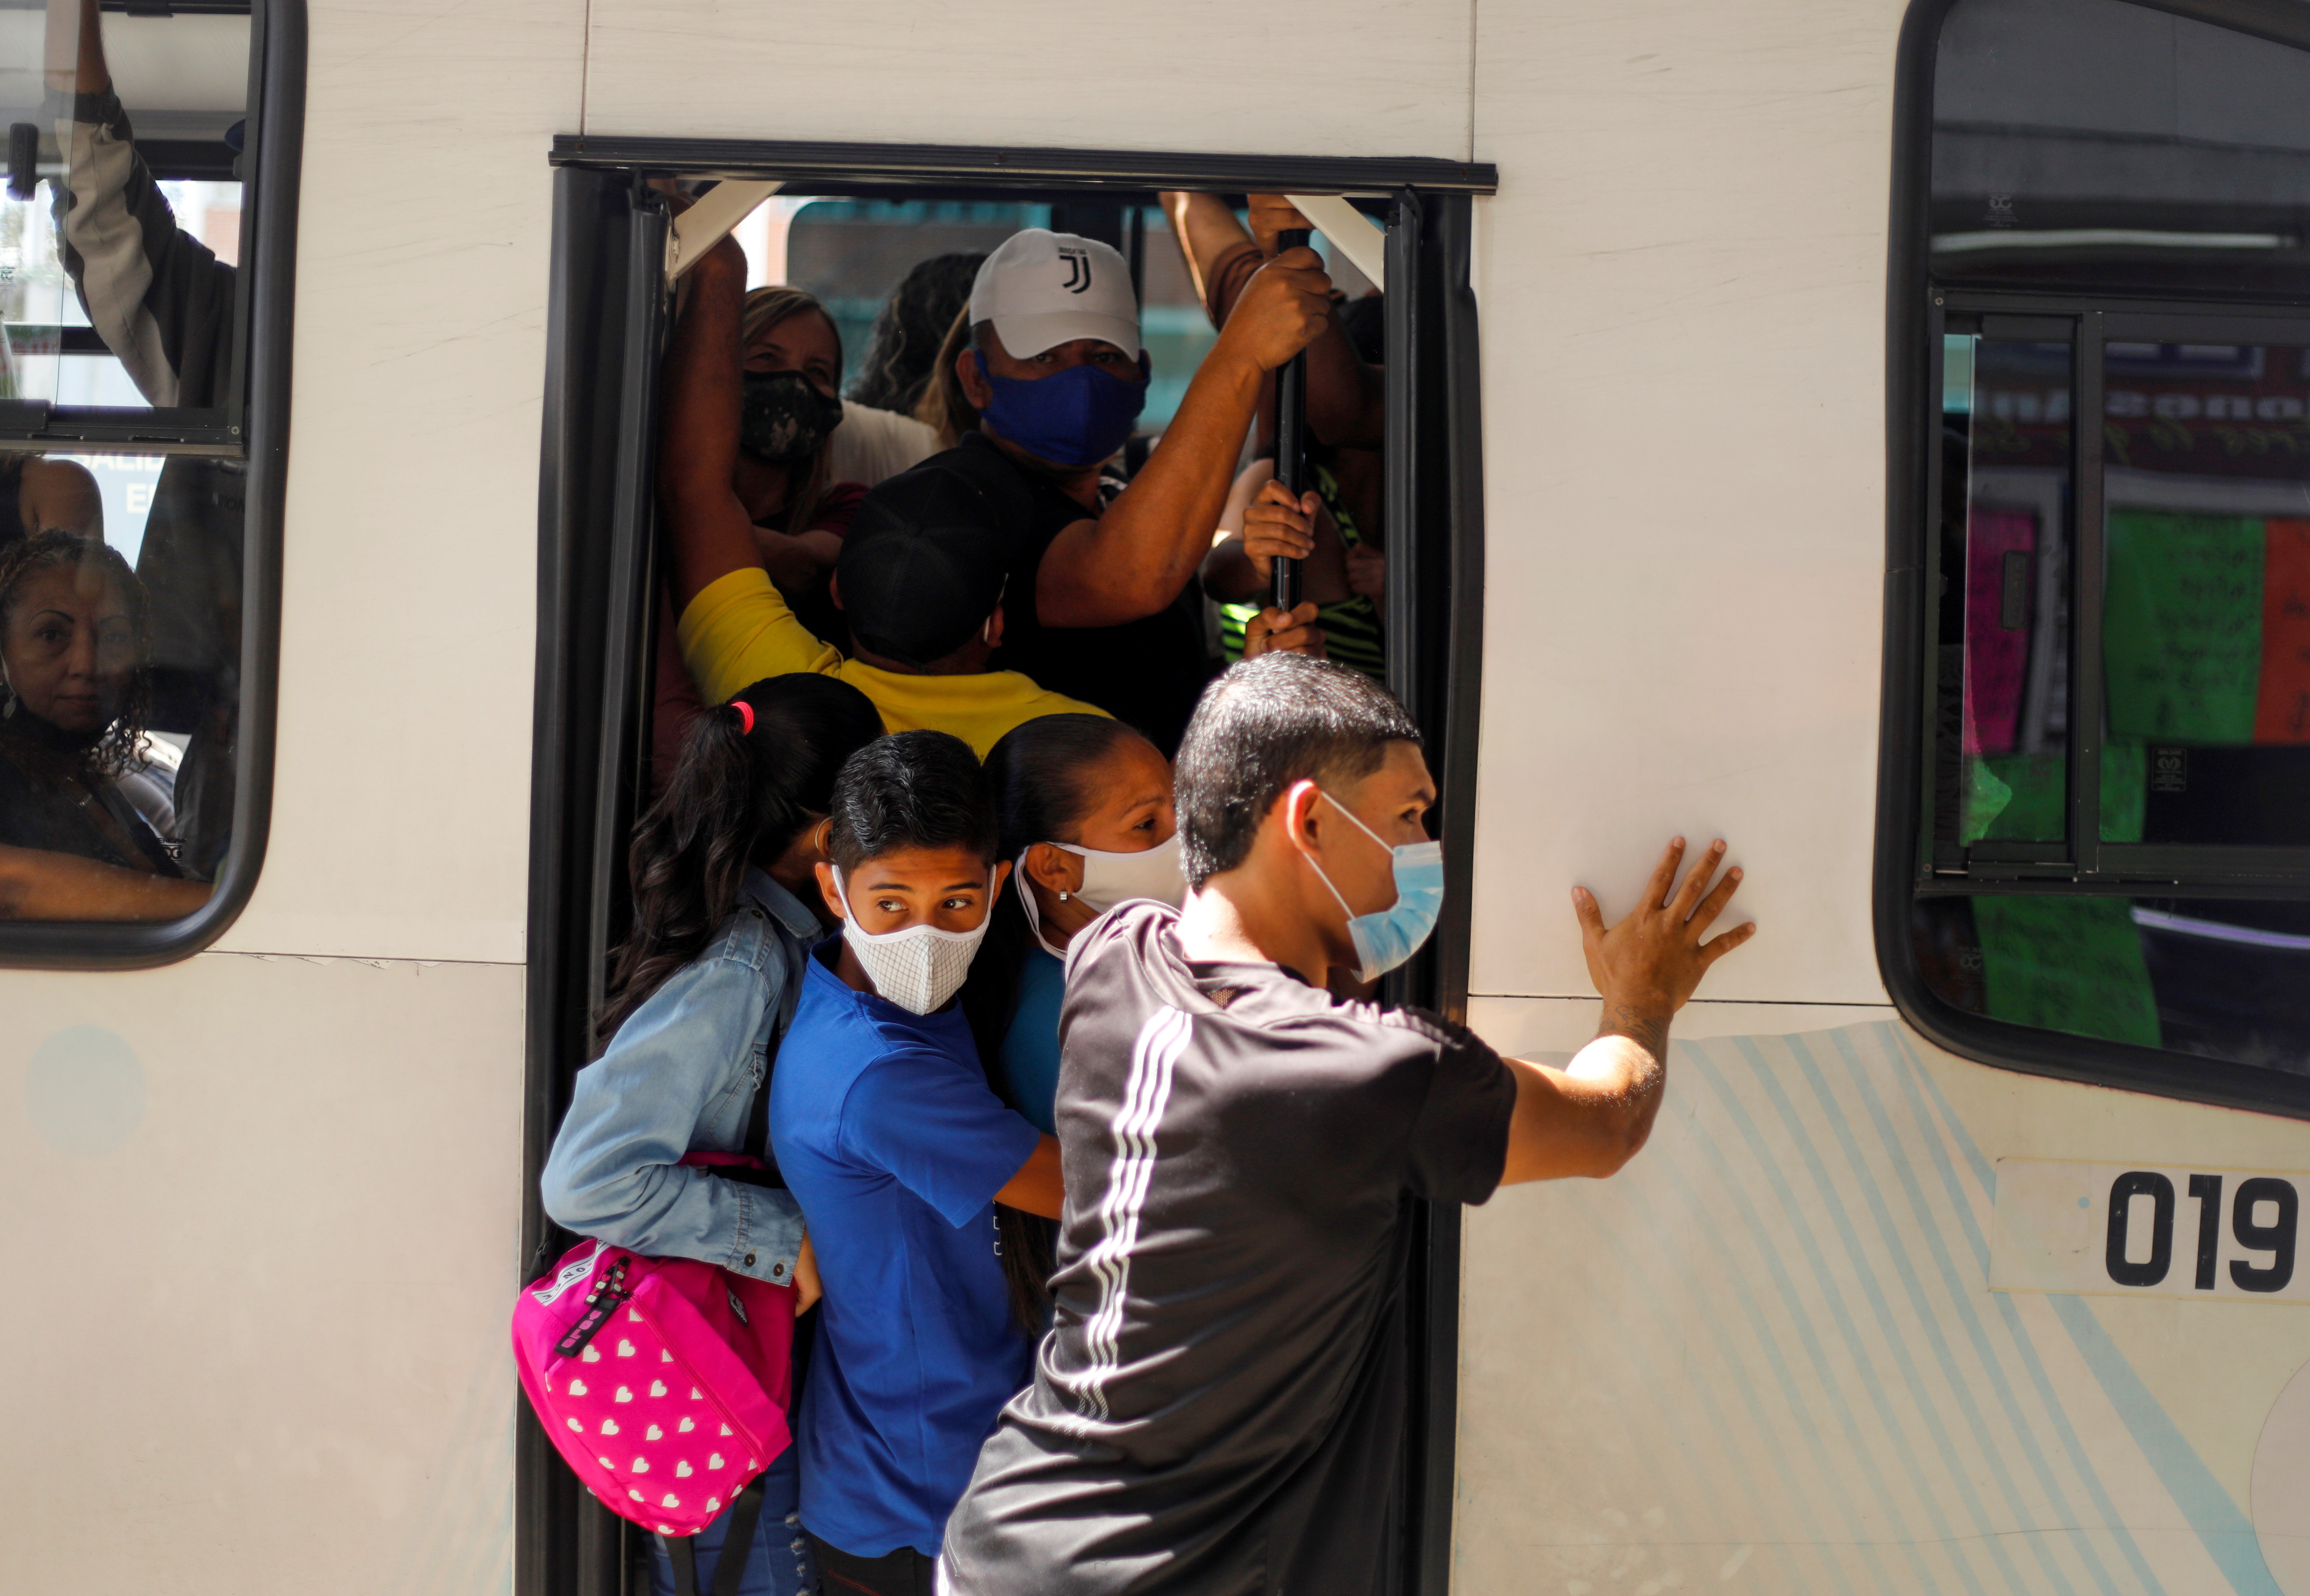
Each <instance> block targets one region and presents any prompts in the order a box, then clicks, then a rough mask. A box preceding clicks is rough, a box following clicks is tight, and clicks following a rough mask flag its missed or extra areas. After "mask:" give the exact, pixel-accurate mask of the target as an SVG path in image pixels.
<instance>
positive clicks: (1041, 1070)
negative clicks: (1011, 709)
mask: <svg viewBox="0 0 2310 1596" xmlns="http://www.w3.org/2000/svg"><path fill="white" fill-rule="evenodd" d="M986 776H987V781H988V784H989V785H991V786H992V787H993V789H994V811H995V818H996V823H997V825H998V827H999V828H1000V833H1001V837H1002V847H1003V857H1004V858H1005V859H1008V860H1010V861H1012V872H1011V879H1010V880H1008V881H1006V882H1005V883H1004V884H1003V893H1002V896H1001V898H998V899H997V900H996V902H995V906H994V924H992V925H991V926H990V927H989V928H988V930H987V935H986V946H985V947H984V948H982V949H981V950H979V954H978V958H977V960H975V961H974V962H973V964H972V965H971V970H970V984H968V986H966V987H964V988H963V993H962V1006H963V1011H964V1012H965V1013H966V1014H968V1015H969V1017H970V1021H971V1030H972V1032H973V1034H974V1035H975V1036H976V1037H977V1040H978V1047H979V1051H980V1052H981V1053H982V1054H985V1055H986V1057H988V1058H990V1059H993V1060H994V1061H996V1064H997V1068H996V1069H995V1070H994V1071H990V1073H991V1074H993V1075H994V1079H995V1080H996V1083H997V1084H998V1086H999V1087H1000V1088H1001V1089H1002V1093H1003V1097H1004V1098H1005V1100H1006V1101H1008V1102H1009V1104H1010V1105H1011V1106H1012V1107H1013V1108H1016V1109H1017V1110H1018V1111H1019V1112H1020V1114H1022V1115H1026V1116H1027V1118H1028V1119H1029V1120H1031V1121H1032V1122H1033V1123H1034V1124H1035V1126H1036V1128H1037V1129H1038V1130H1040V1131H1041V1132H1043V1133H1044V1134H1045V1135H1056V1134H1057V1133H1058V1131H1057V1126H1056V1124H1055V1123H1054V1120H1053V1116H1052V1100H1053V1098H1054V1097H1055V1094H1056V1093H1057V1090H1058V1085H1059V999H1060V997H1061V996H1062V995H1063V994H1064V990H1065V985H1066V977H1065V964H1064V960H1065V958H1066V951H1067V943H1068V941H1070V940H1071V939H1072V938H1073V936H1074V934H1075V933H1076V932H1079V931H1081V929H1082V928H1083V927H1084V926H1086V925H1089V924H1090V923H1091V922H1092V921H1093V920H1096V919H1097V918H1099V915H1103V914H1105V913H1106V912H1107V910H1108V909H1111V908H1113V907H1114V906H1116V904H1118V903H1122V902H1125V900H1127V899H1130V898H1158V899H1160V900H1161V901H1162V902H1165V903H1168V904H1171V905H1173V906H1177V904H1178V902H1179V900H1180V899H1181V898H1184V897H1185V895H1186V890H1187V880H1186V877H1185V875H1184V874H1183V873H1182V872H1181V871H1180V868H1179V839H1178V837H1177V821H1176V820H1174V818H1173V816H1172V813H1171V766H1170V762H1169V761H1168V760H1167V759H1164V758H1163V756H1162V754H1161V753H1160V752H1159V750H1157V749H1156V747H1155V745H1154V744H1153V743H1151V742H1148V741H1147V739H1146V738H1144V737H1142V736H1141V735H1140V734H1139V733H1137V732H1134V731H1133V730H1132V729H1131V728H1130V727H1129V726H1126V725H1125V724H1123V723H1122V722H1120V721H1115V720H1108V719H1107V718H1105V717H1103V716H1096V715H1046V716H1043V717H1042V718H1041V719H1040V720H1030V721H1029V722H1028V723H1027V724H1025V725H1022V726H1020V727H1019V728H1018V729H1017V730H1015V731H1013V732H1011V733H1008V734H1007V735H1005V736H1004V737H1003V741H1002V742H998V743H996V744H995V745H994V751H993V752H991V753H989V754H988V755H987V756H986Z"/></svg>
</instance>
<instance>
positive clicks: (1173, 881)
mask: <svg viewBox="0 0 2310 1596" xmlns="http://www.w3.org/2000/svg"><path fill="white" fill-rule="evenodd" d="M1050 846H1053V847H1055V848H1057V849H1059V850H1060V851H1061V852H1063V853H1068V854H1073V855H1074V856H1075V857H1076V858H1078V859H1081V861H1082V862H1083V866H1082V885H1081V886H1080V887H1078V888H1076V889H1075V890H1074V892H1073V897H1075V898H1080V899H1081V901H1082V904H1083V906H1084V907H1086V908H1088V909H1090V912H1091V913H1092V914H1094V915H1104V914H1105V913H1107V910H1109V909H1111V908H1113V907H1114V906H1116V904H1119V903H1131V902H1134V901H1136V900H1139V899H1146V900H1149V901H1151V902H1154V903H1167V904H1169V905H1170V906H1172V907H1173V908H1175V909H1176V908H1177V907H1178V906H1179V905H1180V904H1181V902H1183V901H1184V900H1185V898H1186V896H1187V872H1186V865H1185V861H1184V859H1183V856H1182V854H1181V851H1180V843H1179V834H1178V833H1177V831H1174V832H1172V833H1171V835H1170V837H1168V838H1167V839H1166V840H1164V841H1162V842H1159V843H1157V844H1156V845H1155V846H1153V847H1151V848H1142V849H1141V850H1140V851H1139V852H1138V853H1135V854H1111V853H1108V852H1107V851H1106V850H1105V849H1102V848H1085V847H1079V846H1076V845H1075V844H1073V843H1071V842H1055V843H1053V844H1051V845H1050ZM1031 851H1032V850H1031V849H1029V850H1027V851H1024V852H1021V853H1020V855H1019V863H1018V864H1017V865H1016V866H1015V867H1014V868H1013V869H1012V880H1015V881H1016V882H1018V884H1019V906H1020V908H1022V909H1024V910H1026V911H1027V924H1029V926H1031V927H1032V928H1033V930H1034V932H1035V940H1036V941H1038V942H1040V943H1042V944H1043V947H1044V950H1046V951H1047V952H1050V953H1055V954H1057V955H1058V956H1059V957H1060V958H1065V957H1066V950H1064V948H1054V947H1052V946H1051V941H1050V939H1049V938H1048V937H1046V936H1045V935H1044V934H1043V918H1042V912H1041V908H1040V906H1038V904H1037V903H1036V901H1035V885H1034V883H1033V882H1032V881H1031V880H1029V879H1028V876H1027V852H1031Z"/></svg>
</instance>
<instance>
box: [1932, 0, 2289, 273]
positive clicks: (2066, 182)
mask: <svg viewBox="0 0 2310 1596" xmlns="http://www.w3.org/2000/svg"><path fill="white" fill-rule="evenodd" d="M2306 98H2310V56H2306V55H2305V54H2304V53H2303V52H2302V51H2299V50H2294V49H2289V48H2287V47H2286V46H2284V45H2280V44H2273V43H2271V42H2268V41H2267V40H2264V39H2254V38H2250V37H2248V36H2247V35H2245V34H2243V33H2236V32H2232V31H2230V30H2228V29H2226V28H2219V27H2215V26H2213V25H2212V24H2210V23H2208V22H2194V21H2192V20H2190V19H2188V18H2184V17H2177V16H2172V15H2168V14H2167V13H2164V12H2161V11H2158V10H2155V9H2152V8H2151V7H2149V6H2146V5H2131V4H2120V3H2119V0H1959V3H1958V4H1957V5H1956V6H1955V7H1954V8H1953V9H1952V10H1951V11H1950V14H1949V17H1948V19H1947V20H1946V21H1945V22H1943V23H1942V24H1941V48H1940V59H1939V64H1938V66H1937V69H1936V71H1935V74H1934V80H1933V150H1932V158H1933V178H1932V271H1933V275H1934V277H1935V279H1936V280H1937V281H1940V282H1950V283H1958V282H1978V283H1982V284H1992V283H1994V284H2002V285H2009V286H2015V287H2024V286H2026V287H2030V288H2039V289H2044V288H2082V287H2093V288H2100V289H2126V290H2134V291H2177V290H2178V291H2184V292H2188V293H2193V294H2202V293H2207V292H2216V293H2236V292H2245V293H2278V294H2284V295H2288V296H2289V297H2299V296H2300V295H2301V293H2302V292H2303V291H2304V290H2305V288H2306V286H2310V124H2306V123H2305V122H2304V120H2303V118H2302V115H2301V108H2302V105H2303V103H2304V100H2305V99H2306Z"/></svg>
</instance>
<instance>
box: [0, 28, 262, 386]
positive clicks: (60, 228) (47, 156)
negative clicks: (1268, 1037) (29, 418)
mask: <svg viewBox="0 0 2310 1596" xmlns="http://www.w3.org/2000/svg"><path fill="white" fill-rule="evenodd" d="M97 16H98V7H97V5H96V4H95V3H94V0H84V3H83V4H81V5H80V6H78V7H77V8H75V7H74V5H73V4H69V0H59V3H58V4H54V5H51V6H49V7H46V8H32V9H23V10H10V11H0V114H4V117H5V118H6V124H7V129H8V142H7V145H6V150H5V154H6V169H5V171H4V173H0V325H4V327H5V339H4V342H0V398H9V399H17V400H27V401H32V402H35V403H43V404H48V405H56V406H73V407H98V408H103V409H130V410H135V409H144V408H150V407H153V406H167V407H172V408H185V409H193V410H222V409H225V408H228V407H229V406H230V403H231V401H232V396H233V395H232V391H231V390H232V386H233V385H234V383H235V381H236V380H237V376H238V374H237V371H236V369H235V364H234V360H233V351H234V349H235V347H236V343H237V340H236V338H235V335H234V328H235V299H236V295H235V287H236V279H235V270H236V266H237V264H238V262H239V256H240V219H241V199H240V192H241V186H240V183H239V173H238V162H239V155H240V152H241V149H242V147H243V145H244V144H245V143H246V136H245V135H246V132H247V107H246V100H247V82H248V51H249V32H250V30H249V19H248V17H247V15H246V14H243V15H230V14H219V13H198V14H178V15H169V14H165V13H164V14H159V15H143V14H137V15H130V14H127V13H120V12H113V13H104V14H103V16H102V23H101V28H100V30H97V27H96V22H97ZM52 17H53V21H52ZM83 28H87V29H90V30H92V31H94V32H95V34H96V37H97V38H98V39H100V40H101V48H94V47H93V46H91V48H87V49H83V48H82V47H81V40H80V30H81V29H83ZM52 35H53V36H52ZM49 65H56V68H57V69H56V70H55V71H50V70H48V66H49ZM149 279H158V280H159V284H158V286H160V287H161V288H162V289H164V290H165V293H151V294H148V293H145V292H143V291H141V287H140V285H142V284H143V283H145V282H147V280H149ZM91 304H93V305H96V306H98V307H100V308H101V312H102V313H101V315H100V317H98V318H96V320H95V321H92V320H91V315H90V312H89V307H90V306H91Z"/></svg>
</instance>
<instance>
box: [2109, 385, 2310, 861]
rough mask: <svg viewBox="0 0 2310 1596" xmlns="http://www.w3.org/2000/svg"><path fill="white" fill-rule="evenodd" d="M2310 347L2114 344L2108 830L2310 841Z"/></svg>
mask: <svg viewBox="0 0 2310 1596" xmlns="http://www.w3.org/2000/svg"><path fill="white" fill-rule="evenodd" d="M2306 361H2310V348H2306V347H2304V346H2301V345H2279V344H2271V345H2262V344H2234V343H2209V344H2176V343H2110V344H2109V345H2108V346H2107V349H2106V354H2105V356H2104V368H2105V369H2106V372H2107V393H2106V398H2105V400H2104V403H2103V410H2104V412H2105V417H2106V420H2105V424H2104V426H2103V429H2102V431H2103V438H2104V440H2105V441H2104V446H2103V447H2104V452H2105V455H2106V460H2107V463H2108V465H2107V470H2106V473H2105V475H2104V482H2105V487H2104V490H2103V493H2104V498H2105V501H2106V505H2107V507H2108V512H2107V527H2108V530H2107V532H2106V534H2105V542H2104V548H2105V555H2104V559H2105V561H2106V577H2105V591H2106V598H2105V599H2104V601H2103V602H2104V610H2103V621H2102V660H2103V671H2104V680H2105V684H2106V685H2105V688H2104V695H2103V702H2104V703H2105V705H2106V717H2107V728H2108V729H2107V736H2106V747H2107V749H2108V750H2109V752H2107V753H2106V754H2105V755H2104V757H2103V768H2102V778H2101V785H2102V816H2103V821H2102V836H2103V838H2104V839H2105V840H2106V841H2124V842H2132V841H2141V842H2148V843H2217V844H2219V843H2228V844H2246V845H2265V846H2271V845H2277V846H2282V845H2293V846H2302V845H2305V844H2310V460H2306V459H2304V458H2303V457H2302V456H2301V455H2300V454H2299V452H2298V451H2299V449H2300V448H2301V447H2302V445H2303V444H2304V443H2305V442H2310V421H2306V419H2305V412H2304V403H2305V400H2306V399H2310V378H2306V376H2305V370H2306ZM2121 749H2123V750H2126V757H2125V759H2123V761H2120V760H2117V759H2114V758H2113V757H2112V756H2113V755H2115V754H2116V753H2117V752H2118V750H2121Z"/></svg>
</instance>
